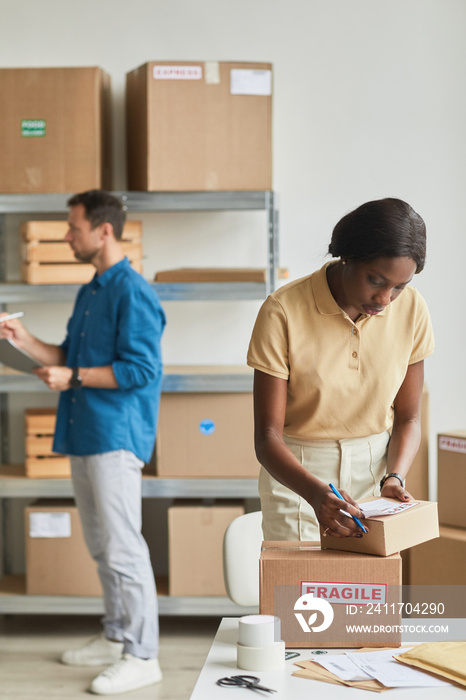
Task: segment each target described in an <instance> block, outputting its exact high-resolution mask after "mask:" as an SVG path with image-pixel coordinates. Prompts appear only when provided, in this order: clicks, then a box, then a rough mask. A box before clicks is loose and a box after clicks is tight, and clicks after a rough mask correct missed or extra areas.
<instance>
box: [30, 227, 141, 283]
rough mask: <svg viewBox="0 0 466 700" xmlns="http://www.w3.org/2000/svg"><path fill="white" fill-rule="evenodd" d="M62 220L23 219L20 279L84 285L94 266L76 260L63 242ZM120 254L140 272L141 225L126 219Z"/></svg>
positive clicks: (32, 281) (65, 229)
mask: <svg viewBox="0 0 466 700" xmlns="http://www.w3.org/2000/svg"><path fill="white" fill-rule="evenodd" d="M67 231H68V224H67V222H66V221H25V222H23V224H22V226H21V237H22V247H21V255H22V266H21V279H22V281H23V282H27V283H29V284H84V283H86V282H89V281H90V280H91V279H92V278H93V276H94V275H95V267H94V266H93V265H91V264H88V263H82V262H79V261H78V260H76V258H75V257H74V254H73V251H72V250H71V248H70V246H69V244H68V243H67V242H66V241H64V238H65V235H66V233H67ZM121 240H122V248H123V253H124V254H125V255H126V256H127V257H128V258H129V260H130V262H131V265H132V267H133V268H134V269H135V270H136V271H137V272H139V273H141V272H142V257H143V253H142V224H141V222H140V221H127V222H126V224H125V228H124V231H123V235H122V239H121Z"/></svg>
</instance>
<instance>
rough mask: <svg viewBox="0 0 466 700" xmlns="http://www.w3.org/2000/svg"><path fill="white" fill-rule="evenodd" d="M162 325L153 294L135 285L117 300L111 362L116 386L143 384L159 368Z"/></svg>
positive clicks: (125, 386)
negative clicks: (114, 354)
mask: <svg viewBox="0 0 466 700" xmlns="http://www.w3.org/2000/svg"><path fill="white" fill-rule="evenodd" d="M164 326H165V317H164V315H163V312H162V310H161V308H160V306H159V305H158V304H157V303H156V298H155V295H154V297H153V298H152V297H151V295H150V294H143V293H142V292H141V290H139V289H136V290H132V291H130V292H129V293H128V294H127V295H126V296H125V297H124V299H122V300H121V303H120V308H119V319H118V332H117V336H116V359H115V361H114V362H113V363H112V369H113V374H114V376H115V380H116V382H117V383H118V387H119V388H120V389H123V390H127V389H132V388H134V387H142V386H145V385H146V384H149V383H150V382H152V381H153V380H154V379H156V378H157V377H158V376H159V374H160V373H161V372H162V358H161V352H160V337H161V335H162V331H163V328H164Z"/></svg>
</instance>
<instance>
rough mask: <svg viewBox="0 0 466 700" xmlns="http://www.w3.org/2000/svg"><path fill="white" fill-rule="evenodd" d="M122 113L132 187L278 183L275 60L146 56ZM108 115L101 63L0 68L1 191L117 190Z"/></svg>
mask: <svg viewBox="0 0 466 700" xmlns="http://www.w3.org/2000/svg"><path fill="white" fill-rule="evenodd" d="M126 112H127V148H128V185H129V189H131V190H145V191H151V192H153V191H157V192H180V191H191V192H200V191H207V190H217V191H219V190H229V191H235V190H239V191H247V190H249V191H254V190H258V191H264V190H270V189H272V66H271V64H270V63H239V62H218V61H208V62H204V61H183V62H180V61H152V62H148V63H145V64H144V65H142V66H140V67H139V68H137V69H135V70H133V71H130V72H129V73H128V74H127V76H126ZM111 122H112V119H111V94H110V78H109V76H108V75H107V74H106V73H105V72H104V71H103V70H102V69H101V68H98V67H76V68H2V69H0V126H1V128H0V160H1V162H2V170H1V173H0V192H5V193H14V192H23V193H25V192H28V193H46V192H66V193H68V192H69V193H71V192H80V191H83V190H87V189H92V188H104V189H111V187H112V153H111Z"/></svg>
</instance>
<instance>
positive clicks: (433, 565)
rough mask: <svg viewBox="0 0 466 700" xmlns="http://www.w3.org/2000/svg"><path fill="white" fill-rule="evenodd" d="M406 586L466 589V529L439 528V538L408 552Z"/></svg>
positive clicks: (442, 526)
mask: <svg viewBox="0 0 466 700" xmlns="http://www.w3.org/2000/svg"><path fill="white" fill-rule="evenodd" d="M408 561H409V577H408V578H409V583H410V585H412V586H415V585H430V586H459V585H462V586H466V530H462V529H460V528H453V527H445V526H444V525H441V526H440V536H439V537H438V538H437V539H435V540H430V542H425V543H424V544H420V545H418V546H417V547H413V548H412V549H411V550H410V553H409V560H408Z"/></svg>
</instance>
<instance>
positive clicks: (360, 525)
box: [329, 484, 368, 532]
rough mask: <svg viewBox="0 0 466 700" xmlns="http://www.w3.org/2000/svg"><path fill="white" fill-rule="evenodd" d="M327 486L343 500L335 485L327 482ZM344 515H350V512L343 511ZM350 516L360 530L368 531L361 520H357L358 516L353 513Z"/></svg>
mask: <svg viewBox="0 0 466 700" xmlns="http://www.w3.org/2000/svg"><path fill="white" fill-rule="evenodd" d="M329 486H330V488H331V489H332V491H333V493H334V494H335V496H338V498H341V500H342V501H344V500H345V499H344V498H343V496H342V495H341V493H340V492H339V491H338V489H336V488H335V486H334V485H333V484H329ZM345 503H346V501H345ZM345 515H351V514H350V513H345ZM351 517H352V518H353V520H354V522H355V523H356V525H357V526H358V527H359V529H360V530H362V531H363V532H368V530H367V528H365V527H364V525H363V524H362V522H361V521H360V520H359V518H357V517H356V516H355V515H351Z"/></svg>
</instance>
